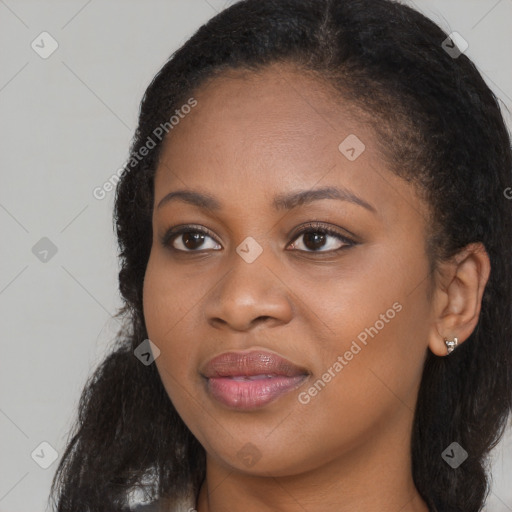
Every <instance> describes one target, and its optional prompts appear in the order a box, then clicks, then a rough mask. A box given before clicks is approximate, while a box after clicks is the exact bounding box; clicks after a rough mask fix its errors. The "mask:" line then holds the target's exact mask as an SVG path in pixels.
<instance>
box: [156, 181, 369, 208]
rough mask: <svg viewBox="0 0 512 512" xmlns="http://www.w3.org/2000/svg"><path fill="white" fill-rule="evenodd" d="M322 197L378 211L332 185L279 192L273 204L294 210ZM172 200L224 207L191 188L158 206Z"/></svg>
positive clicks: (168, 196) (200, 206)
mask: <svg viewBox="0 0 512 512" xmlns="http://www.w3.org/2000/svg"><path fill="white" fill-rule="evenodd" d="M320 199H338V200H340V201H348V202H351V203H354V204H357V205H359V206H362V207H363V208H366V209H367V210H369V211H371V212H373V213H377V210H376V209H375V208H374V207H373V206H372V205H371V204H369V203H368V202H366V201H365V200H364V199H361V198H360V197H358V196H356V195H355V194H354V193H352V192H350V191H349V190H347V189H345V188H338V187H332V186H331V187H323V188H317V189H312V190H301V191H299V192H290V193H286V194H279V195H277V196H275V197H274V199H273V201H272V205H273V207H274V209H276V210H292V209H293V208H297V207H298V206H302V205H304V204H309V203H312V202H313V201H318V200H320ZM171 200H181V201H183V202H185V203H188V204H191V205H193V206H198V207H199V208H204V209H207V210H221V209H222V204H221V203H220V202H219V201H218V200H217V199H215V198H214V197H213V196H211V195H209V194H205V193H200V192H195V191H191V190H176V191H175V192H170V193H169V194H167V195H166V196H165V197H163V198H162V199H161V200H160V202H159V203H158V206H157V208H161V207H162V206H163V205H164V204H166V203H168V202H170V201H171Z"/></svg>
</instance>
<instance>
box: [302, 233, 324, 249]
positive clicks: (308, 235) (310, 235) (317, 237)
mask: <svg viewBox="0 0 512 512" xmlns="http://www.w3.org/2000/svg"><path fill="white" fill-rule="evenodd" d="M310 239H314V240H315V242H314V243H316V242H318V241H320V242H321V243H320V244H318V243H316V245H314V246H313V247H310V246H309V245H308V240H310ZM324 241H325V235H322V234H319V233H315V232H310V233H306V234H305V235H304V245H305V246H306V247H307V248H308V249H312V248H313V249H315V248H318V247H321V246H322V245H323V242H324Z"/></svg>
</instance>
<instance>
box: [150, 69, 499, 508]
mask: <svg viewBox="0 0 512 512" xmlns="http://www.w3.org/2000/svg"><path fill="white" fill-rule="evenodd" d="M194 97H195V98H196V99H197V101H198V105H197V106H196V107H195V108H194V109H193V110H192V112H191V113H190V114H188V115H187V116H186V117H185V118H184V119H182V120H181V121H180V123H179V125H178V126H176V127H174V129H173V130H172V132H170V136H169V138H168V139H167V140H166V145H165V146H164V148H163V151H162V153H161V158H160V163H159V167H158V169H157V173H156V177H155V189H154V191H155V202H154V214H153V233H154V240H153V246H152V250H151V255H150V259H149V262H148V267H147V271H146V276H145V283H144V315H145V319H146V326H147V330H148V335H149V337H150V339H151V340H152V341H153V342H154V343H155V344H156V345H157V346H158V347H159V349H160V350H161V353H160V356H159V357H158V358H157V359H156V364H157V367H158V371H159V374H160V376H161V378H162V382H163V384H164V386H165V389H166V390H167V393H168V394H169V397H170V399H171V400H172V402H173V404H174V405H175V407H176V409H177V411H178V413H179V414H180V416H181V417H182V419H183V421H184V422H185V423H186V425H187V426H188V428H189V429H190V430H191V431H192V433H193V434H194V435H195V436H196V438H197V439H198V440H199V442H200V443H201V444H202V445H203V446H204V448H205V450H206V452H207V476H206V479H205V481H204V482H203V485H202V487H201V491H200V494H199V499H198V502H197V505H196V508H197V510H198V511H199V512H220V511H225V510H233V511H236V510H239V511H242V510H243V511H249V512H251V511H258V512H265V511H276V510H279V511H282V512H291V511H304V510H307V511H308V512H313V511H323V512H326V511H328V512H329V511H333V512H334V511H336V512H348V511H354V510H358V511H361V512H365V511H377V510H378V511H379V512H387V511H389V512H399V511H405V510H407V511H412V512H420V511H421V512H427V511H428V508H427V506H426V504H425V502H424V501H423V500H422V498H421V496H420V495H419V493H418V491H417V490H416V488H415V486H414V483H413V480H412V474H411V469H410V468H411V457H410V435H411V428H412V421H413V413H414V409H415V405H416V398H417V392H418V388H419V384H420V380H421V376H422V369H423V363H424V360H425V357H426V354H427V350H429V349H430V350H431V351H432V352H434V353H435V354H436V355H438V356H443V357H444V356H446V353H447V352H446V346H445V344H444V341H443V339H444V338H448V339H452V338H453V337H454V336H457V337H458V339H459V345H460V344H461V343H463V342H464V341H465V340H466V339H467V338H468V337H469V335H470V334H471V332H472V331H473V330H474V328H475V326H476V323H477V321H478V315H479V312H480V304H481V298H482V293H483V290H484V287H485V284H486V282H487V279H488V275H489V270H490V264H489V258H488V256H487V254H486V253H485V251H484V250H483V248H482V247H481V246H480V245H478V244H475V245H471V246H468V247H467V248H466V249H465V250H464V251H462V252H461V253H460V254H459V255H458V256H457V258H455V259H454V260H453V261H450V262H445V263H443V265H441V266H440V268H439V270H438V271H436V272H435V273H434V274H430V273H429V261H428V258H427V255H426V252H425V247H426V236H427V227H428V225H427V221H426V219H427V212H428V206H427V205H425V204H424V203H422V201H421V200H420V199H419V197H418V196H417V195H416V192H415V190H414V188H413V187H412V186H411V185H410V184H408V183H406V182H405V181H403V180H401V179H400V178H398V177H397V176H395V175H394V174H393V173H392V172H391V170H390V169H389V167H388V166H387V164H386V163H385V161H384V160H383V158H382V156H381V155H380V154H379V151H378V148H377V143H376V139H375V135H374V133H373V130H372V129H371V125H368V123H366V124H363V123H362V122H359V121H358V116H357V115H356V114H355V112H356V111H355V110H354V109H353V108H352V106H351V105H349V104H348V103H346V102H345V101H344V100H342V99H340V98H339V96H335V95H334V93H333V92H332V91H330V90H329V89H328V88H327V87H326V86H325V85H324V84H322V83H320V82H317V81H315V80H314V79H313V78H312V77H307V76H305V75H304V74H299V73H297V72H296V71H295V70H294V69H293V68H292V67H290V66H286V65H283V64H281V65H273V66H271V67H269V68H267V69H265V70H264V71H263V72H261V73H259V74H257V75H256V74H248V73H240V72H235V71H232V72H230V73H229V74H225V75H223V76H221V77H217V78H215V79H214V80H213V81H210V82H208V83H206V84H205V85H203V86H202V87H201V88H200V89H199V90H198V91H197V92H196V93H195V94H194ZM350 134H355V135H357V137H358V138H359V139H360V140H361V141H363V142H364V144H365V146H366V149H365V150H364V152H362V153H361V154H360V156H359V157H358V158H357V159H356V160H354V161H350V160H348V159H347V158H346V157H345V156H344V155H343V154H342V153H341V152H340V150H339V149H338V146H339V144H340V143H341V142H342V141H343V140H344V139H345V138H346V137H347V136H348V135H350ZM328 185H330V186H337V187H344V188H346V189H349V190H350V191H351V192H352V193H353V194H355V195H357V196H358V197H359V198H361V199H363V200H364V201H366V202H367V203H369V204H370V205H372V206H373V208H374V209H375V212H372V211H369V210H367V209H365V208H364V207H362V206H360V205H358V204H354V203H352V202H349V201H340V200H337V199H322V200H317V201H314V202H312V203H309V204H303V205H301V206H298V207H296V208H294V209H292V210H289V211H284V210H280V211H277V210H275V209H274V208H273V206H272V204H271V201H272V198H273V197H274V195H275V194H281V193H287V192H295V191H298V190H310V189H316V188H320V187H323V186H328ZM178 189H187V190H194V191H202V192H206V193H208V194H210V195H212V196H214V197H215V198H216V199H217V200H218V201H219V202H220V203H221V204H222V208H221V209H220V210H218V211H215V210H209V209H204V208H200V207H198V206H195V205H191V204H188V203H186V202H184V201H181V200H173V201H169V202H167V203H165V204H164V205H163V206H162V207H161V208H158V207H157V205H158V204H159V202H160V201H161V199H162V198H163V197H164V196H165V195H167V194H168V193H169V192H173V191H176V190H178ZM309 221H319V222H321V223H323V224H328V225H329V226H330V227H332V228H335V229H337V230H338V231H339V232H340V233H341V234H342V235H345V236H347V237H349V238H350V234H349V233H347V232H346V231H344V230H348V231H350V232H351V233H353V234H354V235H355V237H356V238H354V237H352V239H353V240H354V241H356V242H357V244H355V245H353V246H351V247H350V246H346V248H345V249H343V250H341V251H338V252H334V251H333V249H336V248H338V247H341V246H343V245H344V242H341V241H339V240H338V239H337V238H336V237H333V236H332V235H325V236H326V238H325V240H324V241H323V242H322V241H320V242H318V244H317V246H316V247H317V248H316V249H315V244H314V243H313V242H311V241H310V242H309V243H308V242H307V240H306V238H307V237H305V236H304V235H297V236H292V235H294V233H295V229H296V228H297V227H300V226H301V225H303V224H304V223H306V222H309ZM180 224H196V225H199V226H203V227H205V228H207V229H209V230H210V231H211V233H212V236H211V237H210V236H209V235H207V236H206V237H205V239H204V241H203V242H202V245H201V242H196V244H195V245H194V243H193V240H192V244H191V243H190V237H189V239H188V240H189V245H188V246H187V245H185V240H187V237H186V236H183V235H178V236H177V237H176V238H175V239H174V241H173V243H174V247H175V248H177V249H182V250H183V251H187V249H188V251H189V252H179V250H175V251H174V252H173V251H172V250H171V249H170V247H164V246H163V245H162V243H161V237H163V235H164V234H165V232H166V230H167V229H169V227H171V226H177V225H180ZM193 230H194V229H193V228H190V231H193ZM317 231H318V230H317ZM248 236H250V237H252V238H254V239H255V240H256V241H257V242H258V244H259V245H260V246H261V248H262V250H263V252H262V253H261V254H260V255H259V256H258V257H257V258H256V260H255V261H253V262H252V263H247V262H246V261H245V260H244V259H243V258H242V257H240V256H239V254H238V253H237V252H236V248H237V247H238V246H239V245H240V244H241V243H242V241H244V240H245V238H246V237H248ZM184 239H185V240H184ZM190 248H191V249H190ZM194 250H195V251H196V252H193V251H194ZM429 292H430V294H429ZM394 303H399V304H400V305H401V306H402V308H401V310H400V311H399V312H396V315H394V318H392V319H389V318H388V321H387V322H385V323H384V326H383V327H382V328H380V329H378V333H377V334H376V335H374V336H373V337H371V336H368V341H367V344H366V345H363V344H361V343H359V345H360V346H361V350H360V351H359V352H358V353H357V355H354V356H353V358H352V359H351V360H350V361H347V364H346V365H344V367H343V369H342V370H341V371H339V372H338V373H336V376H335V377H334V378H332V379H331V380H330V382H328V383H327V385H326V386H325V387H324V388H323V389H322V390H321V391H320V392H319V393H317V394H316V396H314V397H312V398H311V400H310V401H309V403H307V404H304V403H300V401H299V400H298V396H299V393H301V392H304V391H306V392H307V390H308V389H310V388H311V386H312V385H313V384H314V383H315V382H316V381H317V380H318V379H319V378H321V377H322V375H323V374H325V372H326V371H327V370H328V368H332V366H333V364H334V363H335V361H336V360H337V358H338V356H340V355H341V356H343V355H344V354H345V352H346V351H348V350H349V349H350V347H351V344H352V342H353V341H354V340H357V337H358V335H359V334H360V333H361V332H363V331H365V329H366V328H369V327H370V326H375V325H376V321H377V320H379V319H381V318H382V317H381V316H380V315H382V314H384V315H385V314H386V311H388V310H389V309H390V308H392V305H393V304H394ZM246 349H264V350H269V351H271V352H275V353H277V354H279V355H281V356H282V357H285V358H287V359H289V360H291V361H292V362H293V363H295V364H297V365H299V366H302V367H305V368H307V369H308V371H309V372H310V375H309V377H308V378H307V380H306V382H304V383H303V384H302V385H301V386H300V387H299V388H297V389H296V390H294V391H292V392H290V393H287V394H285V395H283V396H281V397H279V398H278V399H277V400H275V401H274V402H271V403H270V404H268V405H266V406H264V407H262V408H259V409H255V410H251V411H237V410H233V409H229V408H227V407H225V406H223V405H222V404H220V403H219V402H217V401H215V400H214V399H213V398H211V397H210V396H209V395H208V394H207V392H206V390H205V387H204V385H203V381H202V379H201V377H200V375H199V368H200V367H201V366H202V365H204V364H205V363H206V362H207V361H208V360H209V359H211V358H212V357H214V356H216V355H218V354H221V353H223V352H226V351H232V350H235V351H236V350H246ZM302 396H304V395H302ZM247 443H251V444H252V445H253V447H252V448H251V450H252V453H254V454H255V459H253V460H256V459H257V460H256V462H254V463H253V464H252V465H250V466H249V465H248V463H246V462H245V461H244V460H243V459H242V458H240V457H239V456H237V454H238V453H239V452H240V450H242V452H241V453H245V452H244V451H243V450H244V449H245V450H247V449H248V448H247V446H246V445H247ZM244 446H245V448H244ZM440 456H441V454H440Z"/></svg>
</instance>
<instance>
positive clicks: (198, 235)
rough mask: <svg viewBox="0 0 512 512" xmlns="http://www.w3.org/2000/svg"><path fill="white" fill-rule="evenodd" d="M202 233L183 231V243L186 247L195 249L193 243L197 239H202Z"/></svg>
mask: <svg viewBox="0 0 512 512" xmlns="http://www.w3.org/2000/svg"><path fill="white" fill-rule="evenodd" d="M190 238H192V239H193V242H192V247H190V245H189V239H190ZM203 239H204V235H203V234H202V233H184V234H183V243H184V245H185V247H186V248H187V249H196V246H195V245H194V244H195V243H196V242H197V241H198V240H200V241H203Z"/></svg>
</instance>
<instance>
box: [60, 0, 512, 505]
mask: <svg viewBox="0 0 512 512" xmlns="http://www.w3.org/2000/svg"><path fill="white" fill-rule="evenodd" d="M446 38H447V34H446V33H445V32H444V31H443V30H441V29H440V28H439V27H438V26H437V25H436V24H434V23H433V22H432V21H430V20H429V19H428V18H426V17H425V16H423V15H422V14H420V13H418V12H417V11H415V10H413V9H411V8H410V7H407V6H405V5H402V4H400V3H398V2H395V1H392V0H244V1H240V2H238V3H235V4H234V5H232V6H231V7H229V8H227V9H225V10H224V11H222V12H221V13H220V14H218V15H217V16H215V17H214V18H212V19H211V20H210V21H208V22H207V23H206V24H205V25H203V26H202V27H201V28H200V29H199V30H198V31H197V32H196V33H195V34H194V35H193V36H192V37H191V38H190V39H189V40H188V41H187V42H186V43H185V44H184V45H183V46H182V47H181V48H180V49H178V50H177V51H176V52H175V53H174V54H173V55H172V56H171V57H170V59H169V60H168V61H167V62H166V63H165V65H164V66H163V67H162V69H161V70H160V71H159V72H158V74H157V75H156V76H155V78H154V79H153V81H152V82H151V84H150V85H149V87H148V88H147V90H146V93H145V95H144V98H143V100H142V103H141V108H140V116H139V124H138V127H137V130H136V133H135V135H134V139H133V141H132V145H131V148H130V158H129V160H128V164H127V165H126V167H125V170H124V173H123V174H122V176H121V180H120V182H119V184H118V188H117V192H116V203H115V212H114V219H115V227H116V230H117V236H118V241H119V247H120V260H121V270H120V273H119V285H120V291H121V294H122V297H123V300H124V307H123V308H122V309H121V311H119V313H118V316H119V317H120V318H121V319H123V321H124V326H125V327H124V328H123V329H122V330H121V331H120V332H119V334H118V336H117V339H116V343H115V345H114V346H113V348H112V351H111V353H110V354H109V355H108V356H107V357H106V359H105V360H104V361H103V362H102V363H101V364H100V365H99V367H98V368H97V369H96V370H95V372H94V374H92V375H91V377H90V378H89V380H88V382H87V384H86V386H85V388H84V391H83V393H82V396H81V399H80V404H79V411H78V419H77V421H76V424H75V427H74V430H73V432H72V433H70V438H71V439H70V440H69V442H68V445H67V447H66V450H65V453H64V454H63V457H62V459H61V461H60V464H59V467H58V469H57V472H56V474H55V477H54V481H53V483H52V489H51V493H52V494H51V496H55V497H56V500H57V501H56V504H57V510H58V511H60V512H76V511H77V510H80V511H90V512H97V511H101V510H108V511H110V512H113V511H115V510H123V509H125V508H126V507H127V505H128V497H127V495H128V493H129V491H130V490H133V489H134V488H136V487H137V486H139V487H140V488H141V489H144V490H145V492H146V493H147V498H148V499H157V498H168V499H170V500H171V502H172V501H173V500H176V499H178V498H179V497H180V496H182V495H183V494H184V493H187V492H188V493H191V495H192V496H197V493H198V490H199V488H200V485H201V483H202V481H203V479H204V477H205V461H206V458H205V451H204V449H203V447H202V446H201V445H200V444H199V442H198V441H197V439H195V437H194V436H193V435H192V434H191V432H190V431H189V429H188V428H187V426H186V425H185V424H184V423H183V421H182V420H181V418H180V416H179V415H178V414H177V412H176V410H175V408H174V406H173V404H172V403H171V401H170V399H169V397H168V395H167V393H166V392H165V390H164V388H163V385H162V383H161V380H160V377H159V374H158V371H157V368H156V365H155V364H151V365H149V366H145V365H144V364H141V362H140V361H139V360H138V359H137V358H136V357H134V349H135V348H136V347H137V346H138V345H139V344H140V343H141V342H142V341H143V340H145V339H146V338H147V337H148V335H147V332H146V328H145V323H144V317H143V309H142V287H143V279H144V273H145V269H146V265H147V262H148V257H149V253H150V248H151V243H152V225H151V214H152V207H153V177H154V174H155V170H156V166H157V162H158V156H159V152H160V149H161V147H162V144H161V141H162V140H165V138H164V137H162V136H161V135H160V133H161V129H160V131H158V130H157V128H158V127H166V129H165V131H170V130H171V127H170V124H169V119H170V118H171V116H172V115H173V113H174V112H175V111H176V110H177V109H180V107H181V106H182V105H184V104H187V102H189V101H190V98H192V97H193V93H194V91H195V90H197V88H198V87H200V86H201V85H202V84H204V83H205V81H206V80H207V79H212V78H214V77H215V76H217V75H218V74H221V73H222V72H223V71H225V70H227V69H229V68H238V69H242V68H243V69H246V70H249V71H258V70H260V69H262V68H263V67H264V66H267V65H269V64H272V63H279V62H283V63H284V62H285V63H291V64H293V65H295V67H296V69H297V72H299V73H312V74H313V75H314V76H316V77H318V79H319V80H322V81H323V82H324V83H326V84H330V85H332V86H334V88H335V89H334V91H335V92H336V93H338V92H339V96H340V98H344V99H346V100H348V101H349V102H350V104H352V105H353V106H354V107H356V108H358V110H359V111H360V112H361V115H363V116H364V115H367V116H369V117H368V118H369V119H370V116H371V119H372V121H371V124H372V126H373V128H374V129H375V130H376V132H377V134H378V139H379V141H380V145H381V151H382V154H383V155H384V157H385V158H386V159H387V161H389V165H390V166H391V168H392V169H393V171H394V172H395V173H396V174H397V175H399V176H400V177H402V178H404V179H406V180H407V181H409V182H411V183H413V184H414V185H415V186H417V189H418V190H420V191H421V193H422V197H424V199H425V201H427V203H428V204H429V205H430V207H431V210H432V212H433V215H432V218H431V219H430V220H429V223H430V228H431V236H430V237H429V240H428V248H429V251H428V256H429V261H430V263H431V268H432V270H435V269H436V267H437V265H438V264H439V262H441V261H443V260H445V259H447V258H450V257H451V256H453V255H454V254H455V253H456V252H457V251H458V250H460V249H461V248H463V247H465V246H466V245H467V244H469V243H471V242H482V243H483V244H484V246H485V248H486V250H487V252H488V254H489V257H490V261H491V267H492V268H491V274H490V277H489V281H488V283H487V286H486V288H485V292H484V296H483V301H482V309H481V313H480V317H479V321H478V324H477V327H476V328H475V330H474V332H473V333H472V335H471V336H470V338H469V339H467V340H466V342H465V343H463V344H462V345H461V346H460V347H458V348H457V349H456V350H455V351H454V352H453V354H451V355H450V356H449V357H438V356H436V355H434V354H433V353H432V352H430V351H428V355H427V359H426V362H425V366H424V371H423V378H422V382H421V387H420V391H419V396H418V401H417V407H416V411H415V417H414V425H413V432H412V446H411V452H412V461H413V464H412V473H413V478H414V482H415V485H416V487H417V489H418V491H419V493H420V494H421V496H422V497H423V499H424V500H425V502H426V503H427V505H428V506H429V508H430V509H431V510H435V511H438V512H451V511H453V512H477V511H479V510H480V509H481V507H482V506H483V503H484V501H485V499H486V497H487V494H488V492H489V481H488V474H487V471H486V463H487V457H488V454H489V451H490V450H491V449H492V448H493V447H494V446H495V445H496V444H497V443H498V441H499V439H500V438H501V436H502V434H503V431H504V429H505V427H506V423H507V419H508V413H509V412H510V409H511V406H512V357H511V354H512V286H511V283H512V201H510V200H507V198H506V193H505V191H506V190H507V189H508V187H510V186H512V157H511V144H510V137H509V134H508V132H507V129H506V126H505V124H504V121H503V117H502V115H501V112H500V107H499V103H498V101H497V99H496V97H495V96H494V94H493V93H492V92H491V90H490V89H489V88H488V87H487V85H486V84H485V82H484V80H483V79H482V77H481V75H480V74H479V72H478V71H477V69H476V68H475V66H474V65H473V63H472V62H471V61H470V59H469V58H467V56H466V55H464V54H462V55H459V56H455V55H453V53H452V54H450V53H449V52H448V51H447V50H446V44H445V45H443V41H445V39H446ZM450 46H452V45H451V44H450ZM334 99H336V98H334ZM165 123H167V124H165ZM172 129H178V130H179V126H177V127H176V128H172ZM157 134H158V136H157ZM150 139H151V141H152V142H151V143H150V142H149V141H150ZM149 145H151V146H155V147H152V148H151V149H150V150H149V151H144V150H143V151H141V149H142V148H143V147H146V148H147V147H149ZM145 153H146V154H145ZM143 154H144V156H141V155H143ZM509 190H510V189H509ZM454 441H456V442H457V443H459V444H460V445H461V446H462V447H463V448H464V449H465V450H466V451H467V453H468V458H467V460H466V461H465V462H464V463H463V464H462V465H461V466H460V467H458V468H457V469H453V468H452V467H450V466H449V465H448V464H447V463H446V462H445V461H444V460H443V458H442V457H441V454H442V452H443V451H444V450H445V449H446V448H447V447H448V446H449V445H450V444H451V443H452V442H454Z"/></svg>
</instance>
